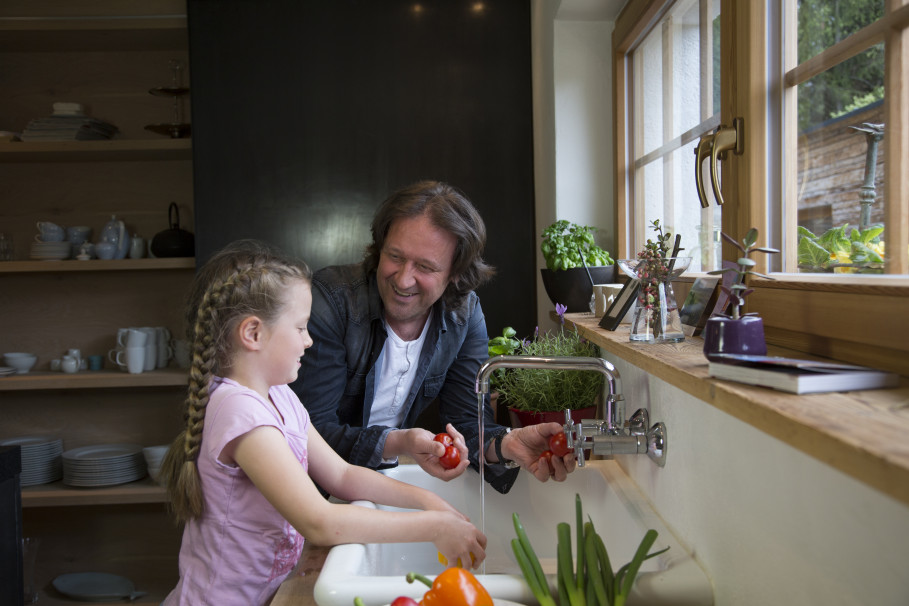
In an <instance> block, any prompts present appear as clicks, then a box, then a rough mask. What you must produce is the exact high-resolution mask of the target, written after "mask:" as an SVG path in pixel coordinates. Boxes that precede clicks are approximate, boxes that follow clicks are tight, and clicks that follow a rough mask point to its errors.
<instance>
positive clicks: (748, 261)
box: [736, 257, 757, 267]
mask: <svg viewBox="0 0 909 606" xmlns="http://www.w3.org/2000/svg"><path fill="white" fill-rule="evenodd" d="M736 264H737V265H743V266H745V267H754V266H755V265H757V262H756V261H754V260H753V259H749V258H748V257H740V258H739V259H738V260H737V261H736Z"/></svg>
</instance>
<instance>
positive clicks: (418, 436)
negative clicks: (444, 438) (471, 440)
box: [386, 423, 470, 482]
mask: <svg viewBox="0 0 909 606" xmlns="http://www.w3.org/2000/svg"><path fill="white" fill-rule="evenodd" d="M445 431H446V433H448V435H450V436H451V439H452V443H451V444H452V446H454V447H455V448H457V450H458V453H459V454H460V455H461V462H460V463H458V465H457V467H454V468H452V469H446V468H445V467H443V466H442V463H441V462H440V461H439V457H441V456H442V455H444V454H445V445H444V444H442V443H441V442H437V441H436V440H434V438H435V434H434V433H432V432H430V431H427V430H426V429H421V428H419V427H416V428H414V429H402V430H399V431H393V432H392V433H391V435H390V436H389V439H393V440H394V442H395V443H396V444H398V449H399V451H400V452H401V454H406V455H408V456H410V457H411V458H413V460H414V461H415V462H416V463H417V465H419V466H420V467H421V468H422V469H423V471H425V472H426V473H428V474H429V475H431V476H433V477H436V478H439V479H440V480H444V481H446V482H448V481H449V480H453V479H455V478H456V477H458V476H459V475H461V474H462V473H464V470H465V469H467V467H468V465H470V461H469V460H468V457H467V443H466V442H465V441H464V436H462V435H461V434H460V432H458V430H457V429H455V428H454V427H453V426H452V424H451V423H449V424H448V425H447V426H446V427H445ZM392 436H394V438H392ZM386 448H387V442H386Z"/></svg>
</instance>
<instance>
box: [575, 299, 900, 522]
mask: <svg viewBox="0 0 909 606" xmlns="http://www.w3.org/2000/svg"><path fill="white" fill-rule="evenodd" d="M565 319H566V322H567V323H568V324H569V325H573V326H576V327H577V330H578V332H580V333H581V335H582V336H583V337H585V338H587V339H589V340H591V341H593V342H594V343H596V344H597V345H598V346H599V347H601V348H602V349H603V350H605V351H608V352H609V353H611V354H614V355H616V356H618V357H620V358H622V359H623V360H625V361H626V362H628V363H630V364H633V365H635V366H637V367H639V368H641V369H643V370H645V371H647V372H648V373H650V374H651V375H653V376H655V377H657V378H659V379H662V380H664V381H666V382H667V383H670V384H671V385H674V386H675V387H677V388H679V389H681V390H682V391H684V392H686V393H688V394H690V395H692V396H694V397H696V398H698V399H700V400H703V401H704V402H706V403H708V404H710V405H711V406H714V407H715V408H717V409H719V410H722V411H723V412H725V413H728V414H730V415H732V416H734V417H735V418H737V419H739V420H741V421H743V422H745V423H748V424H749V425H751V426H753V427H755V428H757V429H759V430H761V431H763V432H764V433H767V434H769V435H771V436H773V437H775V438H777V439H779V440H782V441H783V442H785V443H787V444H789V445H790V446H792V447H793V448H797V449H798V450H800V451H802V452H804V453H805V454H807V455H809V456H812V457H814V458H816V459H818V460H820V461H822V462H824V463H826V464H828V465H830V466H831V467H834V468H835V469H838V470H839V471H842V472H843V473H845V474H848V475H850V476H852V477H853V478H855V479H856V480H858V481H860V482H863V483H865V484H868V485H869V486H872V487H874V488H876V489H877V490H880V491H881V492H883V493H885V494H888V495H890V496H891V497H893V498H895V499H897V500H899V501H901V502H902V503H904V504H906V505H909V444H907V442H906V439H905V437H906V434H907V432H909V381H907V380H906V379H905V378H904V379H901V381H900V387H898V388H896V389H876V390H867V391H852V392H845V393H822V394H805V395H795V394H790V393H785V392H780V391H774V390H771V389H765V388H762V387H752V386H749V385H744V384H740V383H733V382H730V381H722V380H719V379H711V378H710V377H708V375H707V359H706V358H705V357H704V354H703V351H702V348H703V345H704V341H703V339H701V338H699V337H694V338H689V339H686V340H685V341H683V342H681V343H672V344H658V345H656V344H642V343H633V342H631V341H629V340H628V333H629V325H627V324H623V325H621V326H620V327H619V328H618V330H616V331H609V330H605V329H602V328H600V327H599V320H598V319H597V318H594V317H593V315H592V314H589V313H574V314H566V315H565ZM769 353H770V354H771V355H784V356H791V357H806V356H805V354H802V353H799V352H793V351H789V350H786V349H783V348H780V347H770V352H769Z"/></svg>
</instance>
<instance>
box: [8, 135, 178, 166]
mask: <svg viewBox="0 0 909 606" xmlns="http://www.w3.org/2000/svg"><path fill="white" fill-rule="evenodd" d="M191 159H192V140H191V139H164V138H162V139H111V140H104V141H7V142H2V143H0V162H9V163H12V162H20V163H22V162H137V161H146V160H191Z"/></svg>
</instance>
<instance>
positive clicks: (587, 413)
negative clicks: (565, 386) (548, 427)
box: [508, 406, 597, 427]
mask: <svg viewBox="0 0 909 606" xmlns="http://www.w3.org/2000/svg"><path fill="white" fill-rule="evenodd" d="M508 414H509V416H510V417H511V426H512V427H527V426H528V425H536V424H537V423H553V422H555V423H558V424H560V425H563V424H564V423H565V411H563V410H556V411H551V412H532V411H529V410H518V409H517V408H512V407H511V406H509V407H508ZM596 416H597V407H596V406H588V407H587V408H578V409H575V410H572V411H571V420H572V421H574V422H575V423H578V422H580V420H581V419H595V418H596Z"/></svg>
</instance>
